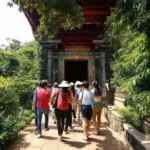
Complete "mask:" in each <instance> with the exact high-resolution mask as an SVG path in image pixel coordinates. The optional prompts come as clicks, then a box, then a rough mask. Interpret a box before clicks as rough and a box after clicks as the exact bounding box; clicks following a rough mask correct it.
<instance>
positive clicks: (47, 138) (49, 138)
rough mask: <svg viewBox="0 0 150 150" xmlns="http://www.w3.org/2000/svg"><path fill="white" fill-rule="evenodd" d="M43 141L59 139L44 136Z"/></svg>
mask: <svg viewBox="0 0 150 150" xmlns="http://www.w3.org/2000/svg"><path fill="white" fill-rule="evenodd" d="M42 139H45V140H56V139H57V138H56V137H51V136H46V135H43V136H42Z"/></svg>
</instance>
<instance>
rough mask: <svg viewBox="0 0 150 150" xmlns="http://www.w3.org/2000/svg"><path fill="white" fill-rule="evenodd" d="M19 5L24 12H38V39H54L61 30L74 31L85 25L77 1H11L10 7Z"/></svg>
mask: <svg viewBox="0 0 150 150" xmlns="http://www.w3.org/2000/svg"><path fill="white" fill-rule="evenodd" d="M13 4H16V5H19V8H20V10H21V11H22V10H23V11H28V12H32V11H36V12H37V13H38V15H39V16H40V17H39V19H40V20H39V21H40V23H39V25H38V29H37V32H36V36H37V37H38V38H40V37H42V36H43V35H45V36H48V37H50V38H52V37H54V36H55V35H56V34H57V33H58V32H59V31H60V30H61V29H64V30H73V29H76V28H79V27H80V26H81V25H82V24H83V21H84V20H83V14H82V11H81V7H80V6H79V5H78V4H77V2H76V1H75V0H65V1H63V0H33V1H32V2H31V1H30V0H10V1H9V2H8V5H9V6H10V7H12V6H13Z"/></svg>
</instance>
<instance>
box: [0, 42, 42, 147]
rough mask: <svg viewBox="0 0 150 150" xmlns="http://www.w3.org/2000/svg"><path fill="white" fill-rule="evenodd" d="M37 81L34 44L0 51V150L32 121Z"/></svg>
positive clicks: (37, 56)
mask: <svg viewBox="0 0 150 150" xmlns="http://www.w3.org/2000/svg"><path fill="white" fill-rule="evenodd" d="M38 80H39V52H38V45H37V43H36V42H30V43H26V44H24V45H23V46H22V48H20V49H18V50H16V51H12V50H11V49H10V50H8V49H7V50H0V148H3V147H5V146H7V145H8V144H9V143H10V142H12V141H13V140H14V139H15V138H16V137H17V135H18V131H19V130H20V129H22V128H23V127H24V126H25V125H26V124H27V123H29V121H30V120H31V119H32V118H33V114H32V111H31V100H32V92H33V90H34V89H35V88H36V86H37V82H38Z"/></svg>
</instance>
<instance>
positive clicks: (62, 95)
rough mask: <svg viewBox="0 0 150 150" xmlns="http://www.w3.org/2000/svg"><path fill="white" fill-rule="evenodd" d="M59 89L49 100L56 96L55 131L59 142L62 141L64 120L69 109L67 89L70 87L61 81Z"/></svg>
mask: <svg viewBox="0 0 150 150" xmlns="http://www.w3.org/2000/svg"><path fill="white" fill-rule="evenodd" d="M58 87H59V88H60V89H59V90H56V91H55V92H54V93H53V94H52V96H51V100H52V99H53V98H54V97H55V96H57V97H58V98H57V107H56V109H55V113H56V119H57V130H58V135H59V140H60V141H62V134H63V130H64V119H65V117H66V115H67V112H68V109H69V102H68V101H69V98H70V91H69V90H68V88H69V87H70V86H69V84H68V82H67V81H62V83H61V84H60V85H59V86H58Z"/></svg>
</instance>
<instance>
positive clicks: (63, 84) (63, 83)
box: [58, 81, 70, 88]
mask: <svg viewBox="0 0 150 150" xmlns="http://www.w3.org/2000/svg"><path fill="white" fill-rule="evenodd" d="M58 87H68V88H69V87H70V85H69V83H68V81H62V82H61V84H59V86H58Z"/></svg>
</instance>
